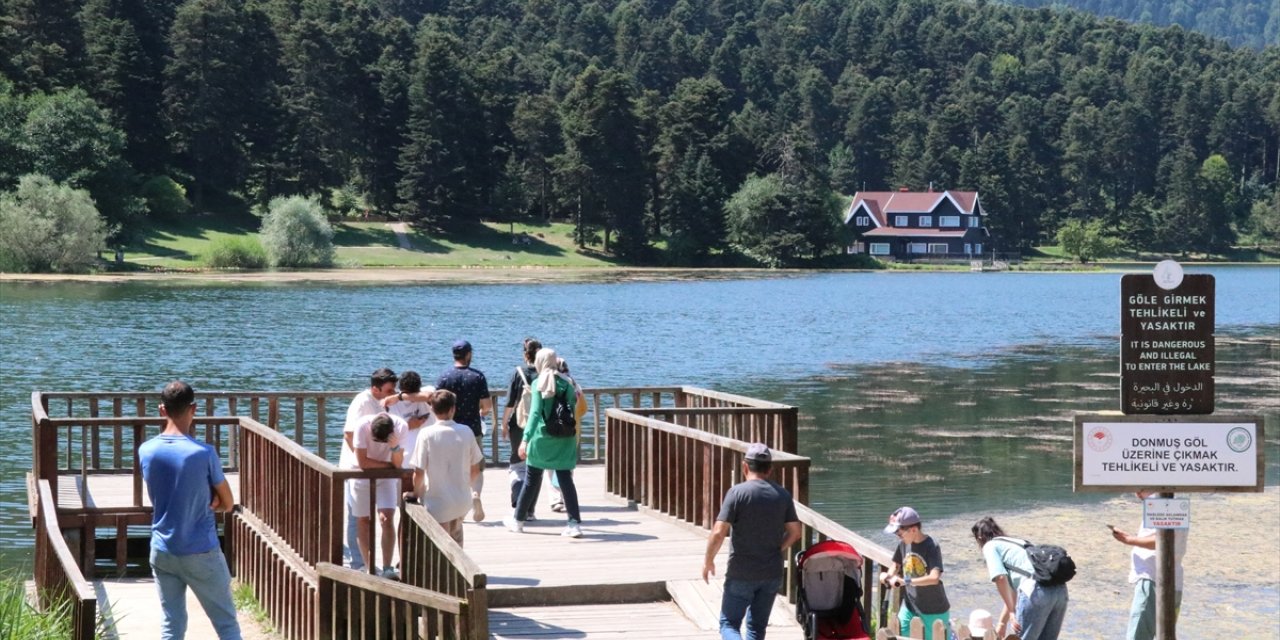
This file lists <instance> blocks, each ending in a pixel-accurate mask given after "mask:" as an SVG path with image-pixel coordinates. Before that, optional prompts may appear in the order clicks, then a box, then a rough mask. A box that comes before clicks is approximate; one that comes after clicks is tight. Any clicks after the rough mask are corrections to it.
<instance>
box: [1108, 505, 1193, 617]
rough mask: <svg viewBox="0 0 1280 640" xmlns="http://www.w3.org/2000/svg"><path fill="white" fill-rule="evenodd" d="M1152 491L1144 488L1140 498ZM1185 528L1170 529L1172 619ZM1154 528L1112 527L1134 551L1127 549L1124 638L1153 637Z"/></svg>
mask: <svg viewBox="0 0 1280 640" xmlns="http://www.w3.org/2000/svg"><path fill="white" fill-rule="evenodd" d="M1154 494H1155V492H1153V491H1150V490H1147V489H1143V490H1142V491H1139V492H1138V494H1137V495H1138V499H1139V500H1146V499H1147V498H1149V497H1151V496H1152V495H1154ZM1188 532H1189V530H1188V529H1174V530H1173V563H1174V567H1175V568H1174V572H1173V590H1174V591H1173V593H1174V595H1173V608H1174V614H1173V615H1174V619H1175V620H1176V619H1177V615H1178V610H1179V609H1181V608H1182V557H1183V556H1185V555H1187V533H1188ZM1156 533H1157V530H1156V529H1149V528H1147V527H1141V528H1139V529H1138V533H1126V532H1125V531H1123V530H1120V529H1114V528H1113V529H1112V530H1111V537H1113V538H1115V539H1116V540H1118V541H1120V542H1123V543H1124V544H1127V545H1129V546H1131V547H1133V550H1132V551H1130V552H1129V584H1132V585H1133V604H1132V605H1131V606H1130V608H1129V630H1128V632H1127V633H1126V634H1125V638H1126V639H1127V640H1152V639H1153V638H1155V637H1156V588H1155V585H1156Z"/></svg>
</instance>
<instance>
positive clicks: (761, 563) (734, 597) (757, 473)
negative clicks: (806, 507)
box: [702, 443, 801, 640]
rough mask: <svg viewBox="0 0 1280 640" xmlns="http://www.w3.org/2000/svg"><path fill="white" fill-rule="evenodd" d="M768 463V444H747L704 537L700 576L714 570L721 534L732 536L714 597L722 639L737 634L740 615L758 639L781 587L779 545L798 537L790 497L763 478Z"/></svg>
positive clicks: (751, 635)
mask: <svg viewBox="0 0 1280 640" xmlns="http://www.w3.org/2000/svg"><path fill="white" fill-rule="evenodd" d="M772 464H773V454H772V453H771V452H770V451H769V448H768V447H766V446H764V445H763V444H760V443H756V444H752V445H751V446H749V447H747V453H746V456H745V459H744V460H743V463H742V473H743V476H745V477H746V481H744V482H741V483H739V484H736V485H734V486H733V487H731V488H730V489H729V492H728V493H726V494H725V496H724V503H723V504H722V505H721V506H720V514H719V515H717V516H716V524H715V527H714V528H712V530H711V536H710V537H709V538H707V554H706V558H705V559H704V560H703V563H702V579H703V581H707V580H708V576H710V575H715V572H716V565H715V559H716V554H717V553H719V551H720V546H721V545H722V544H724V540H725V538H730V539H731V540H732V547H731V548H730V551H729V567H728V569H726V570H725V577H724V598H723V600H721V602H720V637H722V638H725V639H727V640H732V639H737V638H741V637H742V636H741V632H740V631H739V630H740V629H741V627H742V621H743V618H744V616H745V618H746V622H747V638H749V639H751V640H763V639H764V633H765V627H767V626H768V624H769V613H770V612H771V611H772V609H773V600H774V598H775V597H776V596H777V594H778V590H779V589H780V588H781V587H782V578H783V576H782V554H783V551H785V550H786V549H788V548H789V547H791V545H793V544H795V543H796V542H797V541H799V540H800V533H801V532H800V519H799V518H797V517H796V504H795V501H794V500H792V499H791V494H790V493H789V492H787V490H786V489H783V488H782V487H780V486H778V485H777V484H775V483H773V482H771V481H770V480H769V475H770V474H771V473H772V471H773V468H772Z"/></svg>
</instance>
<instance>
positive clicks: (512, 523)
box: [502, 516, 524, 533]
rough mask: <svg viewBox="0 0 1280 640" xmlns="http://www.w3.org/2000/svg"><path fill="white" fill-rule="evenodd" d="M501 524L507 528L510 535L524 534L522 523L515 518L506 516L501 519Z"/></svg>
mask: <svg viewBox="0 0 1280 640" xmlns="http://www.w3.org/2000/svg"><path fill="white" fill-rule="evenodd" d="M502 524H503V525H505V526H506V527H507V531H510V532H511V533H524V523H523V522H520V521H519V520H516V518H515V516H507V517H505V518H503V519H502Z"/></svg>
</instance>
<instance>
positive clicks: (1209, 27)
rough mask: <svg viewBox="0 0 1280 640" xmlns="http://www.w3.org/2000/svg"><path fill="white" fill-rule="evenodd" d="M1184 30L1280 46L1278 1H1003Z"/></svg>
mask: <svg viewBox="0 0 1280 640" xmlns="http://www.w3.org/2000/svg"><path fill="white" fill-rule="evenodd" d="M1006 1H1007V2H1009V3H1011V4H1016V5H1021V6H1024V7H1032V8H1039V7H1065V8H1070V9H1079V10H1081V11H1088V12H1089V13H1092V14H1096V15H1100V16H1110V17H1113V18H1120V19H1121V20H1129V21H1130V22H1144V23H1147V24H1154V25H1160V26H1170V25H1175V24H1176V25H1178V26H1180V27H1182V28H1184V29H1190V30H1192V31H1199V32H1200V33H1203V34H1206V35H1210V36H1214V37H1216V38H1223V39H1225V40H1226V41H1227V42H1230V43H1231V44H1235V45H1241V46H1246V47H1253V48H1255V49H1261V48H1262V47H1264V46H1276V45H1280V0H1172V1H1171V0H1006Z"/></svg>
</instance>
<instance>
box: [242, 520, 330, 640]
mask: <svg viewBox="0 0 1280 640" xmlns="http://www.w3.org/2000/svg"><path fill="white" fill-rule="evenodd" d="M226 536H227V544H226V546H227V562H228V563H229V564H230V565H231V567H232V572H233V573H234V574H235V576H236V580H237V581H239V582H241V583H243V584H247V585H249V587H250V588H251V589H253V595H254V598H255V599H256V600H257V601H258V602H259V603H260V604H261V605H262V609H263V611H265V612H266V614H267V617H268V618H269V619H270V620H271V624H272V626H273V627H275V628H276V629H277V630H279V632H280V634H281V635H283V636H284V637H286V638H300V639H301V638H315V637H316V635H317V631H316V626H317V624H318V622H317V620H318V618H317V615H318V614H317V611H318V609H317V606H316V604H317V596H318V594H319V584H318V582H317V580H316V575H315V570H314V569H312V568H311V567H310V566H308V565H307V563H306V562H305V561H304V560H303V559H302V556H300V555H299V554H298V552H297V551H295V550H294V549H292V548H290V547H289V545H288V544H286V543H285V542H284V540H282V539H281V538H280V536H278V535H276V534H275V532H273V531H272V530H271V529H270V527H268V526H267V525H266V524H264V523H263V522H262V521H261V520H259V519H258V518H257V517H256V516H254V514H253V513H251V512H249V511H247V510H244V509H237V510H236V512H235V513H232V514H231V515H230V516H229V517H228V518H227V526H226Z"/></svg>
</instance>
